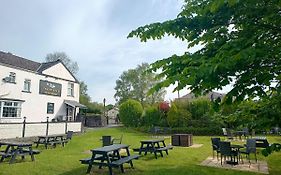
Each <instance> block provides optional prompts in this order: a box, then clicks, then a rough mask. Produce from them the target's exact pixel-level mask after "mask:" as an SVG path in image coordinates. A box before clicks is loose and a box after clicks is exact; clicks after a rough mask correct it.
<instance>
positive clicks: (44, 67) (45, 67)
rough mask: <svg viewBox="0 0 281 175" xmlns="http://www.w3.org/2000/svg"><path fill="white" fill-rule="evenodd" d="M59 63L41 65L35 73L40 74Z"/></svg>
mask: <svg viewBox="0 0 281 175" xmlns="http://www.w3.org/2000/svg"><path fill="white" fill-rule="evenodd" d="M59 62H60V60H57V61H52V62H47V63H42V64H41V66H40V67H39V69H38V70H37V72H39V73H42V72H43V71H44V70H46V69H48V68H49V67H52V66H53V65H56V64H57V63H59Z"/></svg>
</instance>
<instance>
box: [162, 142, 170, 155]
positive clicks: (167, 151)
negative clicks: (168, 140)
mask: <svg viewBox="0 0 281 175" xmlns="http://www.w3.org/2000/svg"><path fill="white" fill-rule="evenodd" d="M162 143H163V146H164V147H166V144H165V141H164V140H163V141H162ZM165 152H166V154H167V155H169V154H168V149H166V150H165Z"/></svg>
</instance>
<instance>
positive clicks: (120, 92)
mask: <svg viewBox="0 0 281 175" xmlns="http://www.w3.org/2000/svg"><path fill="white" fill-rule="evenodd" d="M148 67H149V65H148V64H147V63H142V64H141V65H138V66H137V68H135V69H129V70H128V71H124V72H123V73H122V75H121V76H120V77H119V79H118V80H117V81H116V87H115V88H114V89H115V90H116V93H115V95H114V97H115V99H116V100H117V101H118V103H119V104H121V103H123V102H124V101H126V100H128V99H135V100H138V101H140V102H141V104H142V105H146V104H154V103H155V102H160V101H163V99H164V95H165V93H166V91H165V90H163V89H162V90H159V91H158V92H154V93H152V94H149V93H148V92H149V90H150V89H151V88H152V87H153V86H154V85H155V84H156V83H158V82H159V80H158V79H157V78H156V74H154V73H152V72H148V71H147V69H148Z"/></svg>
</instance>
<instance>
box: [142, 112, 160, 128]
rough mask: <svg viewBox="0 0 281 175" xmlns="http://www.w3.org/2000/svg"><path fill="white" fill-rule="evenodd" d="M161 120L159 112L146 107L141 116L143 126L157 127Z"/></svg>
mask: <svg viewBox="0 0 281 175" xmlns="http://www.w3.org/2000/svg"><path fill="white" fill-rule="evenodd" d="M160 120H161V112H160V111H159V110H158V109H157V108H156V107H148V108H147V109H146V110H145V113H144V116H143V125H144V126H156V125H159V123H160Z"/></svg>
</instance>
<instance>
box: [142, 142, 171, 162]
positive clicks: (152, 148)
mask: <svg viewBox="0 0 281 175" xmlns="http://www.w3.org/2000/svg"><path fill="white" fill-rule="evenodd" d="M140 143H141V146H140V148H139V155H141V154H142V152H144V155H147V152H150V153H154V155H155V158H156V159H157V153H158V152H159V153H160V155H161V157H163V153H162V151H165V152H166V154H167V155H168V149H171V148H172V147H167V146H166V144H165V141H164V139H157V140H141V141H140Z"/></svg>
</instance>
